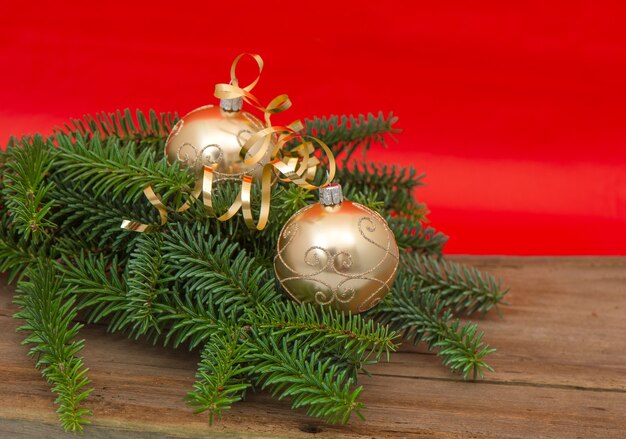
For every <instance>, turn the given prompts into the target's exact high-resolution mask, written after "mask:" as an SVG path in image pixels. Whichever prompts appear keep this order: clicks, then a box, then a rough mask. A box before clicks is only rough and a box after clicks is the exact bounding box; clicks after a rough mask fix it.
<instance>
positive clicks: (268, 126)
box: [121, 53, 336, 232]
mask: <svg viewBox="0 0 626 439" xmlns="http://www.w3.org/2000/svg"><path fill="white" fill-rule="evenodd" d="M245 56H249V57H251V58H253V59H254V60H255V61H256V63H257V66H258V74H257V77H256V78H255V79H254V80H253V81H252V82H251V83H250V84H248V85H246V86H245V87H240V86H239V80H238V79H237V65H238V63H239V61H240V60H241V59H242V58H243V57H245ZM262 71H263V59H262V58H261V57H260V56H259V55H257V54H253V53H242V54H240V55H239V56H237V57H236V58H235V60H234V61H233V63H232V65H231V68H230V82H229V83H228V84H217V85H216V86H215V93H214V96H215V97H216V98H218V99H221V100H234V99H239V98H241V99H243V101H244V102H246V103H247V104H248V105H251V106H252V107H254V108H256V109H257V110H259V111H261V112H262V113H263V121H261V120H259V119H258V118H256V117H254V116H253V115H251V114H249V113H245V112H244V113H242V114H243V116H244V117H245V118H246V119H247V120H249V121H250V120H253V121H254V123H252V122H251V125H252V126H254V128H255V129H258V131H257V132H255V133H253V132H251V131H246V132H238V133H236V136H237V140H238V141H239V144H240V145H241V150H240V152H239V155H240V159H241V161H242V163H243V165H245V166H246V167H247V169H258V167H260V166H262V167H263V169H262V172H261V177H260V192H261V194H260V197H261V208H260V212H259V217H258V219H256V220H255V219H254V217H253V213H252V187H253V184H254V181H253V180H254V178H253V177H252V176H251V175H250V172H249V171H247V172H243V173H239V174H231V175H228V176H226V177H224V176H222V175H220V173H219V172H218V171H217V170H216V168H217V165H218V164H219V162H220V160H221V158H222V150H221V149H220V146H219V145H217V144H210V145H206V146H204V147H203V148H201V149H200V150H199V151H198V149H195V151H194V153H193V154H192V153H191V152H190V151H188V150H187V149H186V148H183V147H185V145H182V146H181V147H180V149H179V150H178V151H177V153H176V156H177V158H178V160H180V161H181V163H192V164H191V168H193V167H197V169H199V170H200V171H201V172H200V173H199V178H198V179H197V180H196V184H195V186H194V189H193V190H192V191H191V193H190V196H189V199H188V200H187V201H186V202H185V203H184V204H183V205H182V206H181V207H179V208H177V209H170V208H168V207H167V206H165V205H164V204H163V202H162V201H161V197H160V196H159V195H158V194H156V193H155V192H154V190H153V188H152V186H146V187H145V188H144V195H145V196H146V198H147V199H148V201H150V203H151V204H152V205H153V206H154V207H155V208H156V209H157V210H158V212H159V216H160V224H158V225H155V224H143V223H141V222H138V221H130V220H124V221H123V222H122V225H121V228H122V229H125V230H132V231H136V232H152V231H155V230H158V229H160V228H161V227H162V226H164V225H165V224H167V219H168V212H172V211H173V212H184V211H186V210H188V209H189V208H190V207H191V206H192V205H193V203H195V202H196V200H198V199H200V197H201V198H202V203H203V205H204V208H205V211H206V212H207V214H208V215H209V216H214V217H216V218H217V219H218V220H219V221H227V220H229V219H231V218H232V217H233V216H235V214H237V212H239V210H241V211H242V212H243V218H244V222H245V224H246V226H247V227H248V228H249V229H251V230H262V229H264V228H265V227H266V225H267V222H268V219H269V212H270V198H271V190H272V186H273V184H274V183H275V182H276V181H277V180H279V181H282V182H286V183H294V184H296V185H298V186H300V187H302V188H305V189H308V190H316V189H319V188H320V187H325V186H328V185H329V184H330V183H331V182H332V180H333V178H334V176H335V172H336V163H335V158H334V156H333V153H332V151H331V150H330V148H329V147H328V145H326V144H325V143H324V142H323V141H322V140H320V139H318V138H316V137H313V136H308V135H305V134H302V133H301V132H300V131H301V130H302V129H303V124H302V122H301V121H299V120H297V121H295V122H293V123H291V124H289V125H286V126H281V125H278V126H274V125H272V123H271V116H272V115H273V114H277V113H281V112H283V111H285V110H288V109H289V108H290V107H291V105H292V104H291V100H290V99H289V97H288V96H287V95H286V94H281V95H279V96H277V97H276V98H274V99H272V101H270V103H269V104H268V105H267V106H263V105H262V104H261V102H260V101H259V100H258V99H257V98H256V97H255V96H254V95H253V94H252V93H251V91H252V89H253V88H254V87H255V86H256V85H257V83H258V82H259V80H260V79H261V72H262ZM179 124H180V125H178V124H177V126H175V127H174V129H173V133H174V134H176V133H178V132H180V130H181V129H182V126H183V120H182V119H181V121H180V122H179ZM290 142H296V143H299V144H298V146H296V147H294V148H290V149H289V150H287V149H286V148H285V146H286V145H287V144H288V143H290ZM259 145H260V146H259ZM189 146H190V147H192V148H193V145H189ZM316 146H317V147H318V148H319V150H321V152H322V154H323V155H325V156H326V158H327V160H328V170H327V173H326V179H325V181H324V182H323V183H322V184H320V185H315V184H313V183H312V181H313V179H314V177H315V175H316V172H317V169H318V166H319V165H320V164H321V162H320V159H319V158H318V157H317V156H316V155H315V153H316V151H317V150H318V148H316ZM207 149H211V150H212V153H211V154H210V160H208V161H207V160H206V157H205V152H206V150H207ZM213 150H214V151H213ZM213 152H215V154H213ZM268 155H269V161H268V163H266V164H265V165H263V164H262V163H261V161H262V160H263V159H264V158H266V157H268ZM216 177H219V180H237V181H241V190H240V192H239V195H238V196H237V197H236V199H235V200H234V202H233V203H232V204H231V206H230V207H229V208H228V209H227V211H226V212H225V213H222V214H221V215H220V214H218V213H217V212H215V209H214V207H213V193H214V189H215V186H216V184H215V183H216V182H217V181H216Z"/></svg>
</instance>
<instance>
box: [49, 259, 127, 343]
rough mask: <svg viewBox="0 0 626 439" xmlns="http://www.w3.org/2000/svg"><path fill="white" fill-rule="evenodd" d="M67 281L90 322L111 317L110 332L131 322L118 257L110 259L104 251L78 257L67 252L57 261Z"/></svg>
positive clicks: (78, 304)
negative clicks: (85, 310)
mask: <svg viewBox="0 0 626 439" xmlns="http://www.w3.org/2000/svg"><path fill="white" fill-rule="evenodd" d="M58 268H59V270H60V271H61V272H62V273H63V275H64V283H65V285H67V286H68V287H69V288H70V291H71V293H72V294H73V295H75V296H76V297H77V299H78V300H77V303H76V308H77V309H78V310H83V309H88V310H89V311H90V312H89V315H88V322H89V323H96V322H99V321H101V320H102V319H104V318H106V317H109V316H112V320H111V322H110V324H109V330H110V331H116V330H120V329H123V328H126V327H127V326H128V325H129V324H130V323H131V322H130V320H129V319H128V314H127V311H126V310H127V308H126V306H127V297H126V296H127V294H128V290H127V287H126V286H125V282H124V279H123V277H122V276H121V275H120V273H121V271H122V270H121V269H120V267H119V266H118V262H117V258H116V257H113V258H112V259H111V260H107V259H106V258H105V256H104V254H100V255H94V254H90V253H86V252H81V253H80V254H78V255H77V256H76V257H70V256H67V255H64V256H63V257H62V263H60V264H58Z"/></svg>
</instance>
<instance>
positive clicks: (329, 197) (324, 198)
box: [319, 184, 343, 206]
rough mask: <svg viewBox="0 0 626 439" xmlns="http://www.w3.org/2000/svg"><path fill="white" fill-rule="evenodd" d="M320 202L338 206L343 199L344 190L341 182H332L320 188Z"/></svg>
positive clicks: (324, 204) (325, 204)
mask: <svg viewBox="0 0 626 439" xmlns="http://www.w3.org/2000/svg"><path fill="white" fill-rule="evenodd" d="M319 192H320V204H321V205H322V206H336V205H337V204H341V202H342V201H343V191H342V190H341V185H340V184H331V185H329V186H325V187H322V188H320V189H319Z"/></svg>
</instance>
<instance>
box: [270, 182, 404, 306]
mask: <svg viewBox="0 0 626 439" xmlns="http://www.w3.org/2000/svg"><path fill="white" fill-rule="evenodd" d="M398 258H399V254H398V246H397V245H396V240H395V237H394V235H393V232H392V231H391V230H390V229H389V226H388V225H387V222H386V221H385V220H384V219H383V218H382V217H381V216H380V215H379V214H378V213H376V212H374V211H372V210H371V209H369V208H367V207H365V206H363V205H361V204H358V203H353V202H351V201H348V200H343V196H342V194H341V186H339V185H332V186H329V187H325V188H322V189H320V202H319V203H317V204H313V205H311V206H307V207H305V208H303V209H301V210H300V211H298V212H297V213H296V214H295V215H294V216H293V217H291V218H290V219H289V221H287V223H285V225H284V227H283V229H282V231H281V233H280V236H279V239H278V246H277V254H276V257H275V259H274V269H275V271H276V276H277V278H278V280H279V281H280V283H281V285H282V286H283V287H284V288H285V290H287V292H288V293H289V295H291V297H292V298H293V299H295V300H296V301H297V302H301V303H312V304H318V305H322V306H326V307H329V308H332V309H336V310H340V311H344V312H348V311H349V312H352V313H353V314H355V313H360V312H363V311H367V310H368V309H370V308H372V307H374V306H375V305H376V304H377V303H378V302H380V301H381V300H382V299H383V297H385V296H386V295H387V294H388V293H389V291H391V288H392V285H393V282H394V280H395V277H396V270H397V268H398Z"/></svg>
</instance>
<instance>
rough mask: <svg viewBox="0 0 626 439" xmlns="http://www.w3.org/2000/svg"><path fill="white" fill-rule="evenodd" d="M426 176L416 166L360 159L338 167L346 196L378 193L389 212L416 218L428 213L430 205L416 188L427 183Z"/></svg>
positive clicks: (338, 176) (351, 197)
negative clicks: (420, 199) (418, 196)
mask: <svg viewBox="0 0 626 439" xmlns="http://www.w3.org/2000/svg"><path fill="white" fill-rule="evenodd" d="M423 178H424V174H418V173H417V171H416V170H415V169H414V168H413V167H408V168H405V167H401V166H396V165H383V164H375V163H366V164H361V163H359V162H354V163H353V164H352V166H346V167H344V168H341V169H338V170H337V174H336V179H337V181H338V182H339V183H341V184H342V186H343V189H344V195H345V196H346V198H348V199H354V198H356V197H358V196H359V194H368V193H371V194H375V199H376V201H378V202H379V203H381V205H382V206H384V208H385V210H386V212H388V213H395V214H399V215H402V216H404V217H407V218H410V219H412V220H422V219H424V217H425V215H426V213H427V209H426V207H425V206H424V205H422V204H420V203H418V202H417V201H416V200H415V198H414V192H415V189H416V188H418V187H420V186H422V185H423V183H422V179H423Z"/></svg>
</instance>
